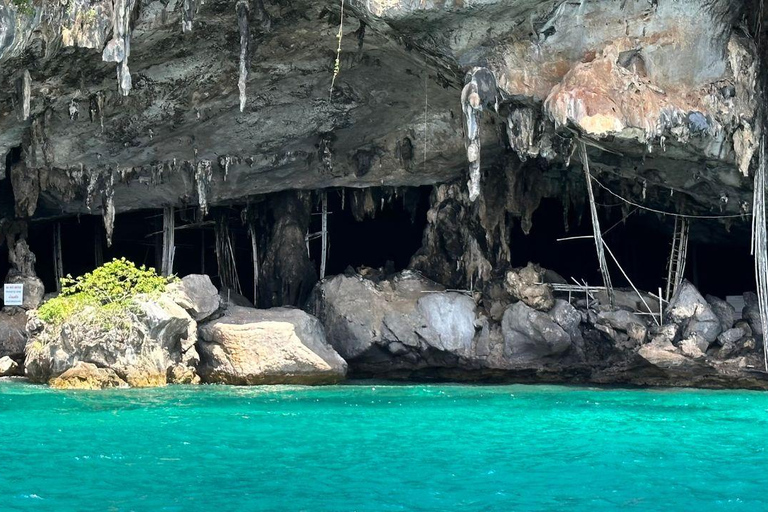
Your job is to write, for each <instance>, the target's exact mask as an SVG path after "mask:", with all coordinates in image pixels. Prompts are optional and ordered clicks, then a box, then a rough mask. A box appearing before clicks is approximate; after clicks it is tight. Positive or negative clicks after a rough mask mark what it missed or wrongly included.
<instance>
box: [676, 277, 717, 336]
mask: <svg viewBox="0 0 768 512" xmlns="http://www.w3.org/2000/svg"><path fill="white" fill-rule="evenodd" d="M667 319H668V321H672V322H675V323H678V324H680V325H681V327H682V328H683V333H682V336H683V338H688V337H690V336H691V335H692V334H694V333H696V334H699V335H700V336H701V337H702V338H703V339H705V340H706V341H707V342H708V343H713V342H714V341H715V340H717V336H718V335H719V334H720V333H721V332H722V326H721V322H720V319H719V318H718V317H717V315H715V313H714V312H713V311H712V308H711V307H710V305H709V303H708V302H707V301H706V300H704V297H702V296H701V294H700V293H699V291H698V290H697V289H696V287H694V286H693V285H692V284H691V283H689V282H688V281H683V282H682V283H681V284H680V286H679V287H678V289H677V291H676V292H675V296H674V297H672V300H671V301H670V303H669V307H668V308H667Z"/></svg>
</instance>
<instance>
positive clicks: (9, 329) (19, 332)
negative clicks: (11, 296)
mask: <svg viewBox="0 0 768 512" xmlns="http://www.w3.org/2000/svg"><path fill="white" fill-rule="evenodd" d="M26 344H27V313H26V311H24V310H23V309H21V308H4V309H3V310H2V311H0V357H3V356H11V357H13V358H18V359H21V358H23V357H24V346H25V345H26Z"/></svg>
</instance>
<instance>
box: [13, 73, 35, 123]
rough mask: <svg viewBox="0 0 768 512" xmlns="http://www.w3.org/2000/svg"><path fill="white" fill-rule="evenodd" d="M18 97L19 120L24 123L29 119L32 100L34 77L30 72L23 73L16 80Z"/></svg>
mask: <svg viewBox="0 0 768 512" xmlns="http://www.w3.org/2000/svg"><path fill="white" fill-rule="evenodd" d="M16 97H17V98H18V101H19V103H18V105H17V106H18V109H19V110H18V112H19V118H21V120H22V121H26V120H27V119H29V113H30V100H31V98H32V77H31V76H30V75H29V70H27V69H25V70H24V71H22V73H21V76H20V77H19V78H17V79H16Z"/></svg>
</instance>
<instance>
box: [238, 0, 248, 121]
mask: <svg viewBox="0 0 768 512" xmlns="http://www.w3.org/2000/svg"><path fill="white" fill-rule="evenodd" d="M235 11H236V12H237V25H238V27H240V76H239V78H238V80H237V88H238V89H239V90H240V112H242V111H243V110H244V109H245V102H246V94H245V86H246V82H247V80H248V68H249V67H250V61H251V57H250V49H249V46H250V40H251V35H250V29H249V27H248V14H249V8H248V1H247V0H238V2H237V5H235Z"/></svg>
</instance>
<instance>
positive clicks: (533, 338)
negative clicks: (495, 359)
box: [501, 301, 572, 362]
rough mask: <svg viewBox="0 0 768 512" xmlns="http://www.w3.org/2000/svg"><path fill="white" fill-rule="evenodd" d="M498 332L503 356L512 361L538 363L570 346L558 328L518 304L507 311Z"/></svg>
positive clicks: (545, 318)
mask: <svg viewBox="0 0 768 512" xmlns="http://www.w3.org/2000/svg"><path fill="white" fill-rule="evenodd" d="M501 332H502V335H503V337H504V351H505V356H506V357H507V358H509V359H510V360H511V361H512V362H532V361H539V360H541V359H542V358H546V357H549V356H555V355H559V354H562V353H563V352H565V351H566V350H568V349H569V348H570V347H571V341H572V340H571V337H570V336H569V335H568V333H567V332H566V331H565V330H564V329H563V328H562V327H561V326H559V325H558V324H557V323H556V322H555V321H554V320H552V318H550V316H549V315H547V314H546V313H542V312H540V311H536V310H535V309H533V308H531V307H529V306H528V305H526V304H525V303H523V302H522V301H520V302H516V303H515V304H512V305H511V306H509V307H508V308H507V310H506V312H505V313H504V318H503V319H502V321H501Z"/></svg>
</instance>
